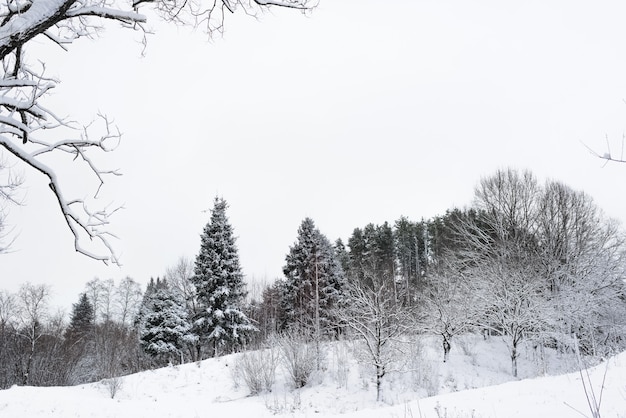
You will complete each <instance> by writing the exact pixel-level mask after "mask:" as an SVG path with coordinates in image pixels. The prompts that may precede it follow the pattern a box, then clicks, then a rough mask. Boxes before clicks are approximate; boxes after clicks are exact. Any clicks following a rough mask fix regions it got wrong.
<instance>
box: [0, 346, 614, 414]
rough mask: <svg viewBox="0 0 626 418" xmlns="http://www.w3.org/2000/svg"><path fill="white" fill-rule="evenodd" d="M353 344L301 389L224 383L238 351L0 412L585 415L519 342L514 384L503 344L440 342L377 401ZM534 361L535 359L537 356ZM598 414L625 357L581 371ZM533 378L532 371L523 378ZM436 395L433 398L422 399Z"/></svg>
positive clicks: (14, 400)
mask: <svg viewBox="0 0 626 418" xmlns="http://www.w3.org/2000/svg"><path fill="white" fill-rule="evenodd" d="M354 349H355V348H354V344H353V343H350V342H339V343H333V344H330V345H328V346H326V350H325V352H326V358H325V367H324V370H322V371H320V372H319V373H318V374H317V375H315V376H314V377H313V378H312V381H311V382H310V383H309V384H308V385H307V386H306V387H305V388H303V389H299V390H293V389H290V387H289V384H288V383H287V381H286V377H285V374H284V373H283V372H282V371H281V369H280V368H279V371H278V374H277V378H276V383H275V385H274V389H273V390H272V392H271V393H264V394H261V395H257V396H249V391H248V389H247V387H246V386H245V385H244V384H243V383H241V384H236V383H235V381H234V380H233V370H234V368H235V364H236V362H237V358H238V356H240V354H236V355H230V356H224V357H220V358H216V359H211V360H207V361H203V362H202V363H200V364H186V365H182V366H174V367H166V368H163V369H159V370H153V371H147V372H143V373H138V374H135V375H131V376H126V377H123V378H120V379H119V383H120V385H121V386H120V387H119V388H118V391H117V393H116V395H115V398H113V399H111V396H110V387H109V385H108V384H107V382H99V383H94V384H87V385H81V386H75V387H50V388H35V387H13V388H11V389H8V390H5V391H0V417H3V418H12V417H20V418H21V417H33V418H37V417H134V418H135V417H151V418H152V417H270V416H274V415H285V416H290V417H291V416H293V417H313V416H336V415H342V416H345V417H354V418H378V417H398V418H405V417H411V418H412V417H436V418H441V417H449V418H454V417H476V418H479V417H499V418H512V417H581V416H591V413H590V411H589V407H588V406H587V400H586V397H585V391H584V389H583V384H582V380H581V376H580V373H579V372H573V373H569V374H563V375H554V374H556V373H560V372H562V371H564V370H566V369H570V370H572V369H573V368H574V367H575V363H574V359H573V358H571V357H560V358H559V357H557V356H556V355H555V354H554V353H553V352H550V351H545V352H544V354H543V356H542V355H540V353H539V352H536V351H535V350H533V349H531V348H529V347H527V348H526V349H525V350H524V352H523V354H522V356H521V358H520V360H519V368H520V375H521V378H523V379H522V380H517V379H513V378H512V376H511V374H510V361H509V359H508V353H507V350H506V347H505V346H504V344H503V343H502V341H500V340H499V339H497V338H491V339H490V340H488V341H484V340H483V339H482V338H480V337H478V336H471V335H468V336H464V337H463V338H462V339H461V340H460V341H459V340H457V341H456V344H454V346H453V349H452V353H451V356H450V361H449V362H448V363H445V364H444V363H442V362H440V356H441V354H440V353H439V351H438V350H439V341H438V340H435V339H429V340H426V341H424V342H422V346H421V347H418V349H415V347H413V350H412V354H407V356H406V358H405V363H406V364H405V366H406V367H407V369H408V370H409V371H405V372H402V373H391V374H390V375H388V376H387V379H386V383H385V387H384V392H383V394H384V395H383V397H384V401H383V402H376V401H375V398H376V394H375V391H376V388H375V383H374V379H373V378H374V375H373V373H372V371H371V370H370V369H369V368H368V367H367V366H366V365H363V364H358V363H357V362H356V360H355V359H354V358H355V357H354ZM542 357H543V359H544V360H542ZM605 372H606V380H605V382H604V389H603V390H602V401H601V411H602V416H603V417H605V418H608V417H626V353H622V354H620V355H618V356H616V357H613V358H611V359H610V360H609V361H607V362H603V363H601V364H600V365H599V366H596V367H595V368H592V369H590V370H589V376H590V378H591V387H592V388H593V390H595V392H596V395H599V394H600V393H599V391H600V389H601V387H602V380H603V377H604V375H605ZM531 376H541V377H531ZM435 392H438V393H439V394H438V395H436V396H430V397H429V395H432V394H433V393H435Z"/></svg>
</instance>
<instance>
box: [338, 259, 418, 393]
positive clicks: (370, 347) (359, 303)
mask: <svg viewBox="0 0 626 418" xmlns="http://www.w3.org/2000/svg"><path fill="white" fill-rule="evenodd" d="M365 274H366V275H367V276H369V277H366V279H367V281H366V282H368V283H370V285H367V284H365V283H364V282H360V281H352V282H349V283H348V284H347V285H346V288H345V292H346V298H347V301H346V303H345V305H344V306H343V307H341V308H338V309H337V316H338V318H339V320H340V321H341V322H342V323H343V324H344V325H347V326H348V327H349V328H350V329H351V330H353V331H354V332H355V334H356V335H357V337H358V338H359V339H361V340H362V341H363V342H364V343H365V354H366V355H365V357H366V358H367V361H368V362H369V363H370V364H371V365H372V366H374V369H375V372H376V400H377V401H380V400H381V399H382V384H383V378H384V377H385V375H386V374H387V373H388V372H389V371H391V369H392V367H393V364H394V363H395V362H396V361H397V359H398V358H399V357H400V354H401V353H400V352H399V351H398V346H397V344H396V343H397V342H398V337H400V336H401V335H403V334H406V333H407V332H409V331H410V330H412V329H415V318H414V317H413V316H412V315H411V311H410V310H409V309H408V308H406V307H403V306H402V305H401V304H399V303H397V300H396V296H395V292H394V289H393V286H392V284H391V283H390V281H389V280H385V279H383V278H382V277H380V276H379V275H377V274H373V273H372V271H370V270H366V271H365Z"/></svg>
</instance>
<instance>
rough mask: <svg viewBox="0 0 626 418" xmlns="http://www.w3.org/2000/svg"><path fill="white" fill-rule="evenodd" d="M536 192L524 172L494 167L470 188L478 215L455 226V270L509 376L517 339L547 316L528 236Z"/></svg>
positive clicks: (532, 229) (530, 235) (534, 252)
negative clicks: (495, 338)
mask: <svg viewBox="0 0 626 418" xmlns="http://www.w3.org/2000/svg"><path fill="white" fill-rule="evenodd" d="M539 191H540V189H539V186H538V184H537V180H536V179H535V177H534V176H533V175H532V174H531V173H530V172H527V171H526V172H522V173H520V172H518V171H515V170H512V169H508V170H499V171H497V172H496V173H495V174H494V175H493V176H491V177H486V178H483V179H482V180H481V181H480V183H479V185H478V187H477V188H476V191H475V205H476V207H477V209H478V210H479V215H478V216H477V217H467V218H466V219H465V220H464V221H462V222H459V223H458V224H457V225H456V227H457V233H458V237H459V239H460V240H462V241H463V242H464V245H463V250H462V251H461V255H460V256H461V258H462V259H463V262H462V264H461V266H460V269H461V271H463V272H464V273H465V274H466V275H468V277H470V279H469V283H470V285H471V287H472V294H473V295H475V296H476V297H477V298H478V300H479V301H480V307H479V309H480V310H482V315H481V316H480V318H479V319H478V321H477V322H478V324H479V325H480V326H482V327H483V328H485V329H487V330H491V331H493V332H496V333H498V334H500V335H502V337H503V338H504V340H505V342H506V343H507V345H508V348H509V354H510V356H511V370H512V373H513V375H514V376H517V358H518V356H519V350H518V346H519V343H520V342H521V341H522V340H523V339H524V338H527V337H529V336H531V335H532V334H533V333H538V332H540V331H542V330H544V329H545V327H544V324H545V321H546V319H547V318H548V317H549V316H550V315H549V313H548V312H547V311H546V309H547V306H548V304H547V303H544V302H545V299H543V298H542V290H543V283H542V280H541V278H540V272H539V269H538V268H537V242H536V240H535V235H534V232H535V230H536V224H537V222H536V220H537V216H538V205H537V196H538V195H539Z"/></svg>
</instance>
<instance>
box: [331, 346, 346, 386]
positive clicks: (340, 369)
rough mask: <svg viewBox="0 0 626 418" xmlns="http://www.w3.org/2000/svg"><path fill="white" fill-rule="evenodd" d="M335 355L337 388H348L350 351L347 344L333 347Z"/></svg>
mask: <svg viewBox="0 0 626 418" xmlns="http://www.w3.org/2000/svg"><path fill="white" fill-rule="evenodd" d="M333 353H334V360H335V363H334V366H335V367H334V373H333V374H334V377H335V381H336V382H337V387H345V388H347V387H348V376H349V374H350V357H349V354H350V350H349V349H348V347H347V346H346V343H345V342H341V343H338V344H335V345H333Z"/></svg>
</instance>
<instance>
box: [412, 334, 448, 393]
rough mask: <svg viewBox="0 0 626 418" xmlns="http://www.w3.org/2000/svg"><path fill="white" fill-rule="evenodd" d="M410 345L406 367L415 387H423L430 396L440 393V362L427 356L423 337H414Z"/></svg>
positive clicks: (416, 388) (415, 388)
mask: <svg viewBox="0 0 626 418" xmlns="http://www.w3.org/2000/svg"><path fill="white" fill-rule="evenodd" d="M409 347H410V348H409V355H408V356H407V360H406V364H405V365H404V368H405V370H408V372H409V373H410V376H411V383H412V385H413V389H414V390H419V389H423V390H425V391H426V394H427V395H428V396H435V395H437V394H438V393H439V366H438V365H439V363H438V362H435V361H433V360H432V359H429V358H427V357H428V356H426V355H425V353H424V343H423V341H422V340H421V338H419V337H416V338H414V339H413V341H411V343H410V345H409Z"/></svg>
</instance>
